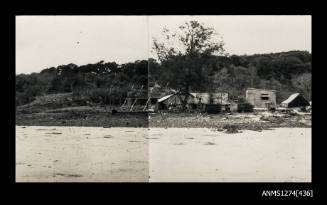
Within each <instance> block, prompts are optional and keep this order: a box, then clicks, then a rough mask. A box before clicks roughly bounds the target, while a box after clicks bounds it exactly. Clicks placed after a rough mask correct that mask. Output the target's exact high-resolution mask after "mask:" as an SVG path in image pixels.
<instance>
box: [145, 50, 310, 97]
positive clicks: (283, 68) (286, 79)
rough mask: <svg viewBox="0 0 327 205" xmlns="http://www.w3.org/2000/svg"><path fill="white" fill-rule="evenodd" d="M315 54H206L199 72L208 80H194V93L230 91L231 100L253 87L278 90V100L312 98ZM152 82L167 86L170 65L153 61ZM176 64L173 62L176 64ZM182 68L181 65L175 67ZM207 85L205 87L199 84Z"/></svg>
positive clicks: (305, 52) (242, 95)
mask: <svg viewBox="0 0 327 205" xmlns="http://www.w3.org/2000/svg"><path fill="white" fill-rule="evenodd" d="M311 59H312V57H311V54H310V53H309V52H307V51H289V52H281V53H271V54H256V55H244V56H237V55H232V56H213V55H211V56H206V57H205V62H203V64H202V65H201V64H200V65H198V67H197V70H196V71H195V72H196V74H197V76H201V77H200V78H199V80H201V81H205V82H208V83H200V81H199V83H197V82H195V83H193V84H194V85H196V86H194V87H191V88H190V90H191V91H192V92H214V91H226V92H228V93H229V95H230V98H231V99H235V100H237V99H239V98H244V97H245V90H246V89H247V88H249V87H254V88H262V89H274V90H276V91H277V102H278V103H279V102H281V101H282V100H284V99H286V98H287V97H288V96H289V95H290V94H291V93H294V92H300V93H302V94H303V95H304V96H305V97H306V98H307V99H308V100H311V72H312V65H311V62H312V61H311ZM149 64H150V66H149V68H150V70H149V82H150V85H152V84H153V83H154V82H157V83H159V84H160V85H161V86H168V87H169V86H171V84H170V85H169V84H168V85H167V81H168V79H174V75H172V73H171V72H168V71H169V70H170V69H169V68H167V65H164V64H159V63H158V62H157V61H155V60H154V59H150V60H149ZM174 65H175V63H174V62H171V63H169V66H172V67H173V66H174ZM173 69H178V67H176V68H173ZM198 85H203V86H198ZM172 86H173V85H172Z"/></svg>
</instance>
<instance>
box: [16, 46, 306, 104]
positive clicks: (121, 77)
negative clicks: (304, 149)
mask: <svg viewBox="0 0 327 205" xmlns="http://www.w3.org/2000/svg"><path fill="white" fill-rule="evenodd" d="M207 60H208V61H207V63H206V65H210V66H209V67H210V69H208V70H207V71H210V72H208V73H207V76H208V77H210V78H212V79H213V82H214V86H215V88H216V90H222V91H227V92H229V94H230V97H231V98H233V99H237V98H238V97H244V95H245V90H246V89H247V88H248V87H255V88H266V89H275V90H277V100H278V102H281V100H283V99H285V98H287V97H288V96H289V94H291V93H294V92H301V93H303V94H304V96H305V97H306V98H307V99H308V100H311V71H312V68H311V54H310V53H308V52H306V51H289V52H282V53H272V54H260V55H249V56H236V55H233V56H229V57H226V56H211V57H210V58H208V59H207ZM207 67H208V66H207ZM148 74H149V76H148ZM167 78H172V79H174V76H173V74H172V73H170V72H169V70H167V69H166V67H165V66H163V65H162V64H160V63H158V62H157V61H155V60H154V59H150V60H149V73H148V61H146V60H143V61H136V62H133V63H127V64H122V65H118V64H116V63H115V62H108V63H105V62H103V61H101V62H98V63H95V64H88V65H82V66H77V65H74V64H68V65H60V66H58V67H56V68H54V67H52V68H46V69H44V70H42V71H41V72H40V73H32V74H29V75H27V74H19V75H17V76H16V105H22V104H26V103H29V102H31V101H32V100H33V99H34V98H35V97H36V96H40V95H44V94H52V93H64V92H73V96H74V100H75V101H76V102H78V101H81V102H84V101H85V100H89V101H92V102H96V103H103V104H120V103H122V101H123V100H124V99H125V97H126V96H127V92H128V91H130V90H131V89H132V88H137V89H138V88H141V87H142V86H143V88H145V89H146V88H147V86H148V79H149V85H150V86H151V85H153V84H154V83H157V84H159V85H160V86H162V87H165V86H168V87H170V86H169V84H168V83H167ZM167 84H168V85H167ZM209 87H211V86H209V85H208V87H206V86H203V87H191V88H190V89H191V90H192V91H200V92H208V91H209ZM210 89H211V88H210Z"/></svg>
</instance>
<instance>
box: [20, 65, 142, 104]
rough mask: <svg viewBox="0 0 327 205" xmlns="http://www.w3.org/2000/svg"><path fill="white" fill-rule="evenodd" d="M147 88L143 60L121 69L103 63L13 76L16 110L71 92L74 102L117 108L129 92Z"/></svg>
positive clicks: (66, 66) (69, 66) (122, 66)
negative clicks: (38, 99) (87, 102)
mask: <svg viewBox="0 0 327 205" xmlns="http://www.w3.org/2000/svg"><path fill="white" fill-rule="evenodd" d="M147 85H148V62H147V61H145V60H142V61H135V62H133V63H126V64H122V65H118V64H117V63H115V62H108V63H105V62H104V61H100V62H98V63H95V64H87V65H82V66H77V65H75V64H68V65H60V66H58V67H56V68H55V67H51V68H46V69H44V70H42V71H41V72H40V73H32V74H29V75H26V74H19V75H16V106H18V105H22V104H26V103H29V102H31V101H33V100H34V99H35V97H36V96H40V95H45V94H53V93H65V92H72V93H73V100H74V101H75V102H80V103H83V102H86V101H91V102H95V103H103V104H120V103H121V101H122V100H124V98H125V97H126V95H127V92H128V91H130V90H131V89H132V88H137V89H138V88H141V87H144V88H146V87H147Z"/></svg>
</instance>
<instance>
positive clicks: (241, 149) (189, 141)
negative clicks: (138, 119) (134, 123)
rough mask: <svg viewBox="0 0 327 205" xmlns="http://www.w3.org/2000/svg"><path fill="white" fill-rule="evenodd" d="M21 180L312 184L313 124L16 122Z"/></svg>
mask: <svg viewBox="0 0 327 205" xmlns="http://www.w3.org/2000/svg"><path fill="white" fill-rule="evenodd" d="M16 181H17V182H91V181H92V182H129V181H131V182H137V181H139V182H147V181H150V182H156V181H206V182H262V181H264V182H310V181H311V129H310V128H277V129H274V130H264V131H262V132H256V131H243V132H242V133H237V134H226V133H223V132H217V131H213V130H210V129H207V128H168V129H164V128H150V129H148V128H126V127H121V128H119V127H116V128H102V127H52V126H49V127H48V126H16Z"/></svg>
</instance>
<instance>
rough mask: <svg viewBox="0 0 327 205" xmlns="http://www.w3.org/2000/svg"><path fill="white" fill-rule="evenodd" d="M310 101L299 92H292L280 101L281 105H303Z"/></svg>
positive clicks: (307, 104)
mask: <svg viewBox="0 0 327 205" xmlns="http://www.w3.org/2000/svg"><path fill="white" fill-rule="evenodd" d="M309 105H310V103H309V102H308V101H307V100H306V99H305V98H304V97H303V96H302V95H301V94H300V93H294V94H292V95H290V96H289V97H288V98H287V99H286V100H284V101H283V102H282V103H281V106H282V107H287V108H288V107H305V106H309Z"/></svg>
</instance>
